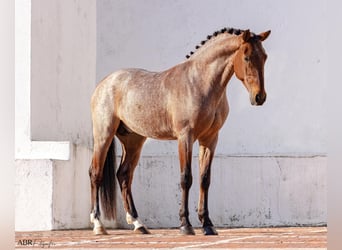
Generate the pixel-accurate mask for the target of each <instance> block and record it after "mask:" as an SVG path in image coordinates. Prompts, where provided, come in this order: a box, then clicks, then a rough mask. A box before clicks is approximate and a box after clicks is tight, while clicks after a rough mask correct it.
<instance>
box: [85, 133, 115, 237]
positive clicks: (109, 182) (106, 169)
mask: <svg viewBox="0 0 342 250" xmlns="http://www.w3.org/2000/svg"><path fill="white" fill-rule="evenodd" d="M110 140H111V142H109V146H108V145H107V144H108V143H104V144H102V145H101V147H99V145H97V146H95V147H94V154H93V159H92V165H91V168H90V169H89V176H90V182H91V207H92V211H91V214H90V222H91V223H92V224H93V225H94V228H93V232H94V234H95V235H100V234H107V231H106V229H105V227H104V226H103V224H102V222H101V220H100V215H101V213H100V203H99V201H100V199H99V196H100V195H101V203H102V209H103V210H104V214H105V217H107V218H109V219H115V212H116V207H115V182H114V180H115V179H114V177H115V144H114V142H115V141H114V140H113V138H112V137H109V138H108V141H110Z"/></svg>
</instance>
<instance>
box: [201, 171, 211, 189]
mask: <svg viewBox="0 0 342 250" xmlns="http://www.w3.org/2000/svg"><path fill="white" fill-rule="evenodd" d="M200 178H201V181H200V185H201V188H202V189H204V190H208V189H209V186H210V177H209V176H208V175H202V176H201V177H200Z"/></svg>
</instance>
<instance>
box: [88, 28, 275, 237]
mask: <svg viewBox="0 0 342 250" xmlns="http://www.w3.org/2000/svg"><path fill="white" fill-rule="evenodd" d="M269 34H270V31H267V32H263V33H261V34H259V35H257V34H254V33H252V32H250V31H249V30H244V31H242V30H237V29H227V28H225V29H222V30H220V31H216V32H215V33H214V34H213V35H210V36H208V37H207V40H206V41H202V42H201V45H199V46H197V47H196V51H195V53H193V52H191V55H190V56H187V58H188V59H187V60H185V61H184V62H182V63H180V64H178V65H176V66H174V67H172V68H170V69H168V70H165V71H162V72H149V71H146V70H142V69H124V70H119V71H116V72H114V73H112V74H110V75H109V76H107V77H106V78H105V79H104V80H102V81H101V82H100V83H99V84H98V86H97V87H96V89H95V92H94V94H93V96H92V99H91V113H92V122H93V136H94V153H93V158H92V165H91V167H90V169H89V175H90V180H91V206H92V211H91V215H90V217H91V222H92V223H93V224H94V233H95V234H106V230H105V228H104V226H103V224H102V223H101V221H100V205H99V200H100V197H99V196H101V207H102V210H103V212H104V215H105V216H106V217H107V218H109V219H115V218H116V217H115V216H116V206H115V189H114V188H115V182H114V180H115V172H114V171H115V167H114V164H115V151H114V147H115V145H114V141H115V140H114V136H117V138H118V139H119V140H120V142H121V145H122V158H121V163H120V166H119V168H118V171H117V173H116V176H117V179H118V183H119V185H120V188H121V195H122V199H123V204H124V208H125V210H126V220H127V223H129V224H133V225H134V227H135V228H134V230H135V231H136V232H140V233H149V231H148V230H147V228H146V227H145V225H143V223H142V222H141V221H140V220H139V218H138V213H137V210H136V208H135V206H134V201H133V196H132V189H131V185H132V179H133V173H134V169H135V168H136V166H137V163H138V160H139V157H140V152H141V149H142V146H143V144H144V142H145V140H146V138H148V137H150V138H154V139H162V140H177V141H178V153H179V161H180V183H181V189H182V198H181V206H180V211H179V217H180V222H181V225H180V230H181V233H183V234H186V235H192V234H194V230H193V228H192V226H191V223H190V221H189V209H188V199H189V189H190V187H191V184H192V173H191V159H192V147H193V144H194V142H195V141H196V140H198V142H199V168H200V172H199V173H200V194H199V203H198V217H199V220H200V221H201V223H202V226H203V233H204V234H205V235H215V234H217V232H216V230H215V228H214V226H213V224H212V222H211V220H210V218H209V211H208V189H209V185H210V167H211V162H212V159H213V157H214V152H215V147H216V144H217V139H218V133H219V130H220V128H221V127H222V125H223V123H224V122H225V120H226V118H227V116H228V111H229V108H228V101H227V96H226V87H227V83H228V81H229V80H230V78H231V77H232V75H233V74H234V73H235V75H236V77H237V78H238V79H240V80H241V81H242V83H243V84H244V86H245V87H246V89H247V90H248V92H249V98H250V102H251V104H252V105H262V104H263V103H264V102H265V99H266V92H265V89H264V64H265V61H266V57H267V55H266V53H265V50H264V49H263V46H262V44H261V43H262V41H264V40H265V39H266V38H267V37H268V36H269Z"/></svg>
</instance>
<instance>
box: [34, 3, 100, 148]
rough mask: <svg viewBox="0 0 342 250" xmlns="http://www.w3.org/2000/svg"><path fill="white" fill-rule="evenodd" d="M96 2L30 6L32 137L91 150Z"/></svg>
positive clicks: (36, 4) (35, 4)
mask: <svg viewBox="0 0 342 250" xmlns="http://www.w3.org/2000/svg"><path fill="white" fill-rule="evenodd" d="M95 18H96V1H91V0H86V1H84V0H75V1H69V0H61V1H45V0H33V1H32V25H31V27H32V36H31V37H32V43H31V44H32V47H31V49H32V57H31V72H32V76H31V118H32V119H31V125H32V128H31V137H32V140H40V141H44V140H55V141H61V140H68V141H72V142H73V143H76V144H82V145H85V146H88V147H89V148H90V147H91V146H92V140H91V131H92V130H91V122H90V103H89V100H90V96H91V93H92V91H93V90H94V88H95V72H96V65H95V63H96V61H95V58H96V20H95Z"/></svg>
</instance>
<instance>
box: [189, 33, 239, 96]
mask: <svg viewBox="0 0 342 250" xmlns="http://www.w3.org/2000/svg"><path fill="white" fill-rule="evenodd" d="M240 45H241V42H240V39H239V37H238V36H225V37H223V38H221V39H217V40H216V41H213V42H212V44H208V46H206V47H203V49H202V48H201V49H202V50H200V51H198V53H197V52H196V53H195V54H194V55H193V58H192V59H191V61H192V63H191V67H190V70H191V71H193V72H195V75H196V76H197V81H198V84H200V85H201V89H203V91H204V92H205V93H206V94H207V95H212V98H219V97H220V96H221V95H222V93H223V92H224V90H225V88H226V86H227V84H228V81H229V80H230V78H231V77H232V75H233V73H234V69H233V65H234V57H235V55H236V52H237V51H238V49H239V47H240ZM193 72H192V73H193Z"/></svg>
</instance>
